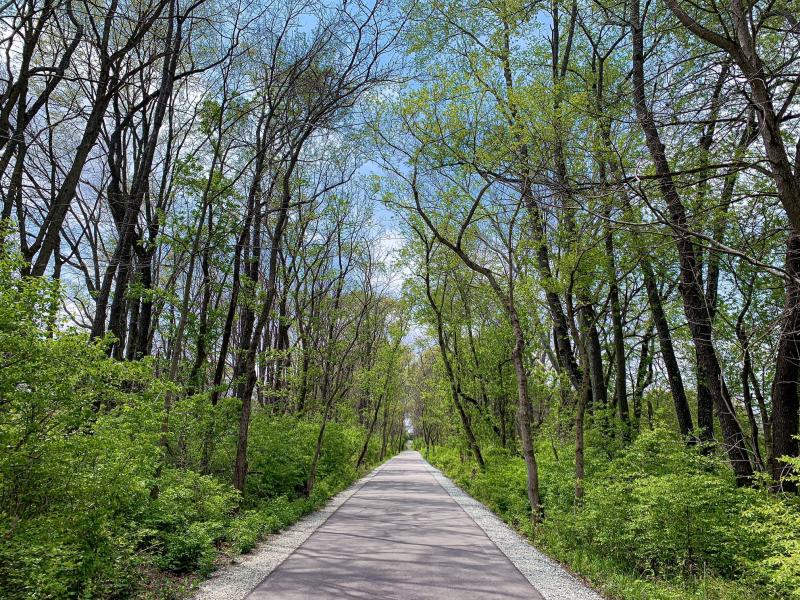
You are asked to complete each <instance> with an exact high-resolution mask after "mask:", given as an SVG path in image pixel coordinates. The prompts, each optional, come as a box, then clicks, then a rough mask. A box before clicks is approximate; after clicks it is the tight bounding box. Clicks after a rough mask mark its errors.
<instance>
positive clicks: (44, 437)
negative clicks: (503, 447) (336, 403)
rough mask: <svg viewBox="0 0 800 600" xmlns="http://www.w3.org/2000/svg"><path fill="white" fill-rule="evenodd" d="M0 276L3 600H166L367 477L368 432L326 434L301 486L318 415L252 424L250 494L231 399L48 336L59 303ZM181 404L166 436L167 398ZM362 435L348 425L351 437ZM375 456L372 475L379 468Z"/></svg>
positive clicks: (374, 448)
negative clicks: (313, 475) (241, 474)
mask: <svg viewBox="0 0 800 600" xmlns="http://www.w3.org/2000/svg"><path fill="white" fill-rule="evenodd" d="M2 267H3V268H2V269H1V270H0V274H2V276H0V363H1V365H0V447H2V452H0V598H4V599H8V600H15V599H23V598H24V599H31V598H59V599H62V598H123V597H125V598H127V597H134V596H139V597H152V598H170V597H175V596H179V595H180V594H181V592H182V591H185V590H186V588H188V587H190V586H191V584H192V581H193V580H194V579H196V578H197V577H199V576H204V575H206V574H208V573H209V572H210V571H212V570H213V569H214V568H215V566H216V565H217V564H218V563H220V562H224V559H225V556H226V555H230V554H235V553H239V552H245V551H247V550H249V549H250V548H252V547H253V546H254V545H255V544H256V542H257V541H258V540H259V538H260V537H262V536H263V535H264V534H266V533H269V532H274V531H277V530H280V529H282V528H283V527H285V526H287V525H288V524H290V523H292V522H294V521H296V520H297V519H298V518H299V517H300V516H301V515H302V514H304V513H306V512H308V511H310V510H313V509H315V508H316V507H318V506H320V505H321V504H322V503H324V501H325V500H326V499H328V498H329V497H330V496H331V495H332V494H334V493H335V492H337V491H339V490H340V489H342V488H343V487H345V486H346V485H347V484H349V483H350V482H351V481H353V480H354V479H355V478H356V477H357V475H358V473H357V471H356V469H355V467H354V465H355V463H356V458H357V456H358V453H359V451H360V449H361V445H362V444H363V439H364V430H363V428H361V427H360V426H358V425H357V424H356V422H355V419H354V418H350V419H348V416H347V415H343V416H342V418H340V419H337V420H336V421H334V422H330V423H328V427H327V430H326V434H325V443H324V447H323V452H322V458H321V462H320V465H319V475H318V480H317V485H316V486H315V487H314V490H313V492H312V494H311V495H310V496H309V497H305V495H304V494H303V489H304V483H305V481H306V478H307V476H308V468H309V465H310V463H311V457H312V453H313V450H314V445H315V442H316V439H317V435H318V433H319V421H318V418H317V417H306V418H301V417H297V416H288V415H282V414H272V413H271V412H270V411H267V410H256V412H255V414H254V416H253V420H252V422H251V426H250V445H249V449H248V457H249V463H250V477H249V478H248V487H247V489H246V490H245V494H244V495H242V494H240V493H239V492H238V491H236V490H235V489H234V488H233V487H232V486H231V485H230V483H229V482H230V480H231V465H232V464H233V455H234V453H235V445H236V433H237V431H236V427H235V425H236V423H237V419H236V415H237V414H238V411H239V406H238V405H237V403H236V401H235V400H234V399H223V400H222V401H220V403H219V404H217V405H216V406H212V405H211V403H210V402H209V398H208V395H207V394H203V395H197V396H193V397H191V396H190V397H185V394H184V391H183V390H180V389H176V388H175V387H174V386H173V385H171V384H168V383H167V382H165V381H163V380H161V379H159V378H157V377H154V376H153V373H155V372H157V368H158V365H157V364H155V363H154V361H150V360H147V361H131V362H120V361H115V360H112V359H109V358H107V356H106V352H105V347H104V346H103V344H89V343H88V340H87V338H86V337H85V336H84V335H82V334H77V333H71V332H66V333H57V334H55V335H51V334H49V333H48V327H47V323H46V322H45V321H43V320H42V318H41V315H48V314H51V311H50V309H51V308H53V307H54V306H55V303H56V302H58V299H59V297H58V294H57V291H56V290H55V289H53V288H52V287H51V285H50V284H49V283H47V282H46V281H44V280H41V279H19V278H17V277H14V276H12V275H11V273H12V272H13V264H12V263H11V262H10V261H6V262H4V263H3V265H2ZM165 394H172V395H173V396H174V397H175V398H178V399H179V400H178V401H176V402H175V403H174V406H173V410H172V411H171V413H170V414H169V417H168V423H169V428H168V433H167V434H166V436H165V437H163V438H162V435H163V433H162V426H163V425H164V423H165V417H166V415H165V412H164V396H165ZM348 423H352V424H348ZM379 450H380V449H379V447H378V442H377V441H376V442H374V443H372V444H371V446H370V451H369V453H368V457H367V464H372V463H374V462H375V461H377V459H378V453H379Z"/></svg>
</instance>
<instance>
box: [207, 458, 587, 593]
mask: <svg viewBox="0 0 800 600" xmlns="http://www.w3.org/2000/svg"><path fill="white" fill-rule="evenodd" d="M248 594H249V595H248ZM244 597H249V598H253V599H256V598H281V599H283V600H294V599H301V598H315V599H317V600H320V599H326V598H342V597H348V598H419V599H425V598H436V599H438V598H466V597H469V598H474V599H482V598H509V599H513V598H520V599H522V598H525V599H527V600H535V599H540V600H544V599H546V600H567V599H570V600H601V596H599V595H598V594H597V593H596V592H594V591H592V590H591V589H589V588H588V587H586V586H585V585H584V584H583V583H581V582H579V581H578V580H576V579H575V578H574V577H572V576H571V575H570V574H569V573H567V571H565V570H564V569H563V568H562V567H561V566H560V565H558V564H557V563H555V562H553V561H552V560H550V559H549V558H547V557H546V556H544V555H543V554H541V553H540V552H538V551H537V550H536V549H534V548H533V547H532V546H530V545H529V544H528V543H527V542H526V541H525V540H524V539H522V538H521V537H519V536H518V535H517V534H516V533H515V532H513V531H512V530H511V529H509V528H508V527H507V526H506V525H505V524H504V523H502V521H500V520H499V519H498V518H497V517H496V516H494V515H493V514H492V513H491V512H490V511H489V510H488V509H486V508H485V507H484V506H483V505H481V504H480V503H478V502H477V501H475V500H473V499H472V498H470V497H469V496H467V495H466V494H464V492H462V491H461V490H460V489H459V488H457V487H456V486H455V485H454V484H453V483H452V482H451V481H450V480H449V479H447V478H446V477H444V476H443V475H442V474H441V473H440V472H439V471H438V470H436V469H435V468H434V467H432V466H431V465H429V464H428V463H427V462H425V461H424V460H423V459H422V457H421V456H420V454H419V453H417V452H403V453H401V454H400V455H398V456H397V457H395V458H393V459H391V460H390V461H388V462H387V463H385V464H384V465H382V466H381V467H379V468H378V469H376V470H375V471H373V472H372V473H371V474H370V475H368V476H367V477H365V478H364V479H362V480H360V481H359V482H357V483H356V484H354V485H353V486H351V487H350V488H348V489H347V490H345V491H344V492H342V493H341V494H339V495H338V496H336V497H335V498H334V499H333V500H332V501H331V503H330V504H328V506H326V507H325V508H324V509H323V510H321V511H318V512H316V513H314V514H312V515H309V516H308V517H306V518H305V519H303V520H301V521H300V522H298V523H297V524H296V525H295V526H293V527H292V528H290V529H289V530H287V531H286V532H284V533H282V534H280V535H278V536H274V537H273V538H271V539H269V540H267V542H266V543H265V544H263V545H262V546H260V547H259V548H258V549H256V551H255V552H254V553H252V554H251V555H249V556H247V557H244V558H243V560H242V561H241V562H240V563H239V564H237V565H234V566H232V567H230V568H228V569H225V570H223V571H221V572H220V573H218V574H217V575H216V576H215V577H214V578H212V579H211V580H209V581H207V582H206V583H205V584H204V585H203V586H202V587H201V589H200V591H199V593H198V594H197V596H196V597H195V598H196V600H216V599H221V598H226V599H230V600H234V599H237V598H244Z"/></svg>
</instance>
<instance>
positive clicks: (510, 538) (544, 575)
mask: <svg viewBox="0 0 800 600" xmlns="http://www.w3.org/2000/svg"><path fill="white" fill-rule="evenodd" d="M425 464H426V466H427V467H428V470H429V471H430V473H431V474H432V475H433V477H434V478H435V479H436V481H437V482H438V483H439V485H441V486H442V487H443V488H444V489H445V491H446V492H447V493H448V494H450V496H451V497H452V498H453V500H455V501H456V502H457V503H458V504H459V505H460V506H461V508H463V509H464V512H466V513H467V514H468V515H469V516H470V517H472V520H473V521H475V523H477V525H478V527H480V528H481V529H483V531H484V533H486V535H487V536H488V537H489V539H490V540H492V541H493V542H494V544H495V546H497V547H498V548H499V549H500V551H501V552H502V553H503V554H505V555H506V556H507V557H508V559H509V560H510V561H511V562H512V563H513V564H514V566H515V567H517V569H518V570H519V572H520V573H522V574H523V575H524V576H525V578H526V579H527V580H528V581H529V582H530V583H531V585H532V586H533V587H535V588H536V589H537V590H539V593H541V594H542V596H544V597H545V599H546V600H603V596H601V595H600V594H598V593H597V592H596V591H594V590H592V589H591V588H589V587H588V586H587V585H586V584H585V583H583V582H582V581H580V580H578V579H577V578H576V577H575V576H573V575H572V574H570V573H569V572H568V571H567V570H566V569H564V567H562V566H561V565H560V564H558V563H557V562H556V561H554V560H553V559H551V558H550V557H548V556H546V555H544V554H542V553H541V552H539V551H538V550H537V549H536V548H534V547H533V546H531V545H530V544H529V543H528V542H527V540H525V538H523V537H522V536H520V535H519V534H518V533H517V532H516V531H514V530H513V529H511V528H510V527H509V526H508V525H506V524H505V523H504V522H503V521H502V520H500V518H499V517H498V516H497V515H495V514H494V513H493V512H492V511H490V510H489V509H488V508H486V507H485V506H484V505H483V504H481V503H480V502H478V501H477V500H475V499H474V498H473V497H471V496H470V495H468V494H467V493H466V492H464V490H462V489H461V488H460V487H458V486H457V485H456V484H454V483H453V482H452V481H451V480H450V479H448V478H447V477H445V476H444V475H443V474H442V472H441V471H439V469H437V468H436V467H434V466H433V465H431V464H430V463H428V462H427V461H425Z"/></svg>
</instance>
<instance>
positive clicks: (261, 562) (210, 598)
mask: <svg viewBox="0 0 800 600" xmlns="http://www.w3.org/2000/svg"><path fill="white" fill-rule="evenodd" d="M384 464H386V463H384ZM382 468H383V465H381V466H379V467H377V468H376V469H374V470H373V471H372V472H371V473H369V474H368V475H366V476H364V477H362V478H361V479H359V480H358V481H356V482H355V483H354V484H352V485H351V486H350V487H348V488H347V489H345V490H343V491H341V492H339V493H338V494H336V495H335V496H334V497H333V498H331V500H330V501H329V502H328V504H326V505H325V507H323V508H322V509H320V510H318V511H316V512H313V513H310V514H308V515H306V516H305V517H303V518H302V519H300V520H299V521H297V523H295V524H294V525H292V526H291V527H289V528H288V529H286V530H285V531H282V532H280V533H276V534H273V535H270V536H267V538H266V539H265V540H264V541H263V542H262V543H260V544H258V545H257V546H256V547H255V548H254V549H253V550H252V551H250V552H249V553H248V554H243V555H242V556H240V557H238V558H237V561H236V562H235V563H234V564H232V565H230V566H228V567H225V568H223V569H220V570H219V571H217V572H216V573H215V574H214V575H213V576H212V577H211V578H210V579H208V580H206V581H205V582H203V583H202V584H201V585H200V588H199V589H198V591H197V593H196V594H195V595H194V596H193V600H241V599H242V598H244V597H245V596H247V594H249V593H250V591H251V590H252V589H253V588H255V587H256V586H257V585H258V584H259V583H261V581H262V580H263V579H264V578H265V577H266V576H267V575H269V574H270V573H272V571H274V570H275V569H277V568H278V567H279V566H280V565H281V563H282V562H283V561H284V560H286V559H287V558H288V557H289V555H290V554H291V553H292V552H294V551H295V550H297V548H299V547H300V546H301V545H302V543H303V542H305V541H306V540H307V539H308V538H309V537H310V536H311V534H312V533H314V532H315V531H316V530H317V529H319V528H320V527H321V526H322V525H323V524H324V523H325V521H327V520H328V517H330V516H331V515H332V514H333V513H334V512H336V509H338V508H339V507H340V506H341V505H342V504H344V503H345V502H346V501H347V500H348V499H349V498H350V497H351V496H352V495H353V494H355V493H356V492H357V491H358V490H360V489H361V488H362V487H363V486H364V484H366V483H367V482H368V481H369V480H370V479H372V478H373V477H374V476H375V475H376V474H377V473H378V471H380V470H381V469H382Z"/></svg>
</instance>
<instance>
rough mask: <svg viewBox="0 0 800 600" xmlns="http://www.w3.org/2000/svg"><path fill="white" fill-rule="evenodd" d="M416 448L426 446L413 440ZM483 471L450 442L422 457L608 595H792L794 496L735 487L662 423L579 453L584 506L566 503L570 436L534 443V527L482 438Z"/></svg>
mask: <svg viewBox="0 0 800 600" xmlns="http://www.w3.org/2000/svg"><path fill="white" fill-rule="evenodd" d="M420 450H422V451H423V452H425V449H424V448H420ZM486 450H487V451H486V452H485V456H486V462H487V467H486V470H485V471H481V470H479V469H478V468H477V466H476V464H475V463H474V462H473V461H471V460H469V459H464V453H463V452H462V451H461V450H459V449H454V448H450V447H437V448H434V449H431V450H430V451H429V452H428V453H427V454H428V459H429V460H430V461H431V462H432V463H433V464H435V465H436V466H437V467H439V468H440V469H442V471H443V472H444V473H446V474H447V475H448V476H450V477H451V478H453V479H454V481H455V482H456V483H457V484H458V485H459V486H461V487H462V488H464V489H465V491H467V492H468V493H469V494H471V495H472V496H474V497H475V498H476V499H478V500H480V501H481V502H483V503H484V504H486V505H487V506H488V507H489V508H491V509H492V510H493V511H494V512H496V513H497V514H498V515H499V516H500V517H501V518H503V520H505V521H506V522H507V523H509V524H511V525H513V526H514V527H515V528H516V529H517V530H518V531H520V532H522V533H524V534H525V535H526V536H527V537H529V538H530V539H532V540H533V541H534V542H535V543H536V545H537V546H539V547H541V548H542V549H543V550H545V551H546V552H547V553H548V554H550V555H551V556H552V557H554V558H556V559H557V560H559V561H561V562H563V563H565V564H566V565H568V566H569V568H570V569H571V570H572V571H574V572H575V573H578V574H580V575H582V576H583V577H585V578H587V579H588V580H589V581H591V582H592V583H593V584H595V585H596V586H597V587H598V589H601V590H603V591H604V592H605V593H606V594H608V595H609V596H610V597H614V598H622V599H625V600H684V599H697V600H700V599H702V600H750V599H752V600H758V599H766V598H776V599H777V598H800V506H798V503H797V499H796V498H777V497H775V496H774V495H771V494H769V493H768V492H766V491H763V490H759V489H740V488H737V487H736V486H735V484H734V482H733V480H732V477H731V475H730V470H729V469H728V468H727V467H726V466H725V465H724V464H723V463H721V462H718V461H717V459H715V458H710V457H707V456H703V455H702V454H701V453H700V452H698V451H697V450H694V449H691V448H687V447H686V446H685V445H684V444H683V443H682V441H681V440H680V439H679V438H678V436H676V435H674V434H673V433H671V432H669V431H668V430H665V429H656V430H654V431H645V432H643V433H642V434H641V435H640V436H639V437H638V438H637V439H636V440H635V441H634V442H633V443H632V444H631V445H630V446H628V447H626V448H625V449H624V450H623V451H621V452H620V453H619V454H618V455H616V456H614V457H613V458H609V456H608V455H607V454H601V453H599V452H588V453H587V479H586V480H585V498H584V502H583V506H582V507H581V508H580V509H576V508H575V505H574V482H575V480H574V472H573V461H572V454H571V448H569V447H561V448H560V449H559V450H558V456H556V455H555V454H554V452H553V451H552V448H550V447H548V446H547V445H545V444H542V445H541V448H540V449H539V453H538V457H539V470H540V474H541V484H542V493H543V497H544V505H545V506H546V507H547V512H546V518H545V521H544V523H543V524H542V525H540V526H538V527H537V528H536V530H534V529H533V528H532V526H531V521H530V504H529V503H528V500H527V496H526V490H525V465H524V463H523V461H522V459H521V458H519V457H517V456H514V455H512V454H511V453H510V452H508V451H506V450H502V449H498V448H492V449H489V448H487V449H486Z"/></svg>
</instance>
